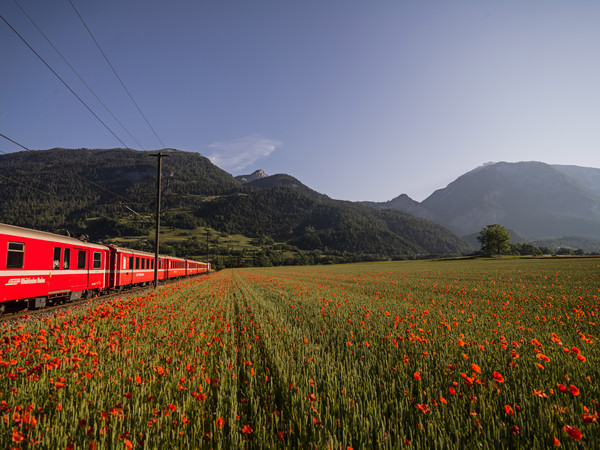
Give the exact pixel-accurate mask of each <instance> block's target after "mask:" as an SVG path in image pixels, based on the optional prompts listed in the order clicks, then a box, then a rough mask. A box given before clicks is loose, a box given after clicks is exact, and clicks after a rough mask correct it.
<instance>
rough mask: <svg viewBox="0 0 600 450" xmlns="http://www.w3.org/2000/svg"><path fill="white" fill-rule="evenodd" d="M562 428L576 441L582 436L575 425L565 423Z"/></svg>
mask: <svg viewBox="0 0 600 450" xmlns="http://www.w3.org/2000/svg"><path fill="white" fill-rule="evenodd" d="M563 429H564V430H565V433H567V434H568V435H569V436H571V437H572V438H573V439H575V440H576V441H578V440H579V439H581V438H582V437H583V434H582V433H581V430H579V428H577V427H572V426H570V425H565V426H564V428H563Z"/></svg>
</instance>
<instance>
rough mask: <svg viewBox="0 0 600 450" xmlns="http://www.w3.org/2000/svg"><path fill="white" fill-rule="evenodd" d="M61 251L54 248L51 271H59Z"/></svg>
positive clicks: (58, 248)
mask: <svg viewBox="0 0 600 450" xmlns="http://www.w3.org/2000/svg"><path fill="white" fill-rule="evenodd" d="M61 253H62V249H61V248H60V247H54V258H53V259H52V269H54V270H57V269H60V255H61Z"/></svg>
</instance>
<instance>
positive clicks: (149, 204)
mask: <svg viewBox="0 0 600 450" xmlns="http://www.w3.org/2000/svg"><path fill="white" fill-rule="evenodd" d="M162 152H163V153H167V154H168V155H169V157H168V158H165V159H163V171H162V176H163V204H164V205H166V206H167V207H168V208H171V209H173V208H175V209H176V208H181V207H182V206H183V205H184V204H187V203H188V202H189V201H190V200H191V199H194V201H197V200H199V199H202V198H204V197H207V196H218V195H225V194H230V193H233V192H237V191H239V190H240V189H241V185H240V183H239V182H237V181H236V180H235V179H234V178H233V177H232V176H231V175H230V174H229V173H227V172H225V171H224V170H221V169H219V168H218V167H217V166H215V165H214V164H212V163H211V162H210V161H209V160H208V159H207V158H205V157H204V156H202V155H200V154H198V153H190V152H182V151H179V150H173V149H163V150H162ZM152 153H153V152H143V151H136V150H130V149H110V150H90V149H77V150H73V149H62V148H56V149H52V150H43V151H35V152H17V153H9V154H6V155H2V156H0V195H2V196H3V201H2V202H0V221H2V222H6V223H11V224H14V225H21V226H25V227H30V228H38V229H45V230H51V229H57V228H61V227H66V226H67V225H69V226H70V227H73V228H77V227H76V226H75V225H78V226H83V224H81V223H79V221H80V220H82V219H86V218H90V217H94V216H98V215H107V216H116V215H119V214H121V213H129V210H127V209H126V208H125V207H123V206H121V205H122V204H127V205H129V207H132V208H133V209H135V210H136V211H137V212H140V213H149V212H150V213H151V212H152V211H153V210H154V202H155V196H156V158H153V157H150V155H151V154H152ZM115 194H118V195H115Z"/></svg>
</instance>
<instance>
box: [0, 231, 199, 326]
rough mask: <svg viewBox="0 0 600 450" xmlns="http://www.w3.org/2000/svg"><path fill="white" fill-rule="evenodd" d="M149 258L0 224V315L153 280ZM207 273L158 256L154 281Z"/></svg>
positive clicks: (136, 252) (151, 258) (194, 263)
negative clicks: (14, 305) (10, 306)
mask: <svg viewBox="0 0 600 450" xmlns="http://www.w3.org/2000/svg"><path fill="white" fill-rule="evenodd" d="M154 265H155V255H154V254H152V253H148V252H142V251H139V250H130V249H126V248H121V247H116V246H113V245H102V244H93V243H89V242H84V241H81V240H80V239H77V238H73V237H68V236H60V235H57V234H53V233H46V232H43V231H35V230H29V229H27V228H21V227H15V226H12V225H5V224H0V314H1V313H2V311H4V309H5V306H6V305H7V302H23V303H26V305H27V306H28V307H30V308H40V307H43V306H45V305H46V303H54V302H62V301H72V300H76V299H80V298H82V297H85V296H89V295H91V294H93V293H100V292H107V291H109V290H113V289H116V290H121V289H123V288H126V287H130V286H134V285H148V284H150V283H151V282H153V281H154ZM209 271H210V264H208V263H200V262H197V261H189V260H186V259H183V258H178V257H172V256H160V257H159V261H158V270H157V273H158V279H159V280H164V279H167V278H177V277H182V276H186V275H195V274H198V273H204V272H209Z"/></svg>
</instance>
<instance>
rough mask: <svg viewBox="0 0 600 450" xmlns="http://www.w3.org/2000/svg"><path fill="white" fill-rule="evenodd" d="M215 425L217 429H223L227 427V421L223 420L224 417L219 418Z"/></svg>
mask: <svg viewBox="0 0 600 450" xmlns="http://www.w3.org/2000/svg"><path fill="white" fill-rule="evenodd" d="M215 425H216V426H217V428H223V427H224V426H225V419H223V418H222V417H218V418H217V421H216V423H215Z"/></svg>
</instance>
